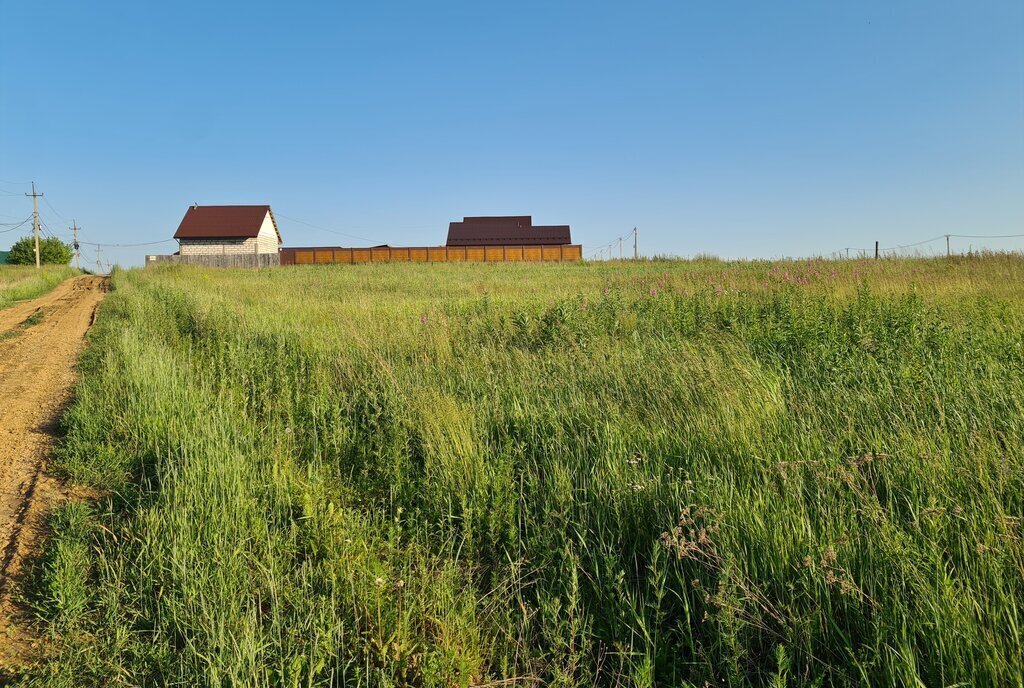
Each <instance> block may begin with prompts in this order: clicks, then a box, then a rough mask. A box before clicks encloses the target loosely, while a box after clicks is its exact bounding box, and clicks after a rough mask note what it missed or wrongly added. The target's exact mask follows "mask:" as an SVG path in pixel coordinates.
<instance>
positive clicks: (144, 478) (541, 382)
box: [24, 256, 1024, 686]
mask: <svg viewBox="0 0 1024 688" xmlns="http://www.w3.org/2000/svg"><path fill="white" fill-rule="evenodd" d="M113 280H114V291H113V293H112V294H111V295H110V296H109V297H108V298H107V299H106V301H105V302H104V304H103V307H102V309H101V312H100V318H99V320H98V322H97V325H96V326H95V327H94V328H93V331H92V333H91V335H90V337H91V339H92V342H91V346H90V347H89V349H88V351H87V352H86V354H85V356H84V357H83V360H82V364H81V367H82V376H81V380H80V382H79V384H78V387H77V389H76V402H75V404H74V406H73V407H72V408H71V409H70V410H69V411H68V413H67V414H66V416H65V418H64V423H65V425H66V430H67V438H66V441H65V442H64V444H63V446H62V448H61V451H60V456H59V468H60V470H61V471H63V472H64V473H65V474H66V475H67V476H68V477H69V478H70V479H72V480H74V481H78V482H82V483H86V484H90V485H94V486H97V487H101V488H103V489H104V490H107V491H109V496H108V497H105V498H104V499H102V500H100V501H99V502H98V503H96V504H94V505H89V506H85V505H73V506H71V507H69V508H67V509H66V510H64V511H61V512H59V513H58V514H57V515H56V516H55V528H54V531H55V532H54V539H53V540H52V542H51V544H50V545H49V548H48V550H47V553H46V555H45V557H44V560H43V562H42V563H41V564H40V578H39V582H38V585H36V586H35V588H34V590H35V592H34V593H33V595H32V599H31V602H32V604H33V605H35V609H36V611H37V613H38V615H39V617H40V618H41V619H42V620H43V622H44V623H45V627H46V628H47V629H49V632H50V633H51V635H52V637H53V639H54V643H55V655H54V657H53V661H51V662H49V663H48V664H47V665H46V666H43V667H40V668H39V669H38V670H37V671H36V672H35V673H32V674H30V675H26V676H25V677H24V681H25V683H26V684H31V685H53V686H56V685H109V684H111V683H118V684H123V685H166V684H186V685H209V686H223V685H253V686H257V685H258V686H264V685H281V686H285V685H287V686H292V685H303V686H337V685H346V686H347V685H351V686H388V685H394V686H399V685H412V686H442V685H443V686H453V685H454V686H483V685H536V684H545V685H561V686H583V685H587V686H590V685H601V686H614V685H623V684H627V685H635V686H654V685H694V686H700V685H705V684H706V683H712V684H715V685H723V684H724V685H804V684H816V685H861V684H863V683H872V684H881V685H910V684H925V685H948V684H955V683H972V684H986V685H1020V684H1021V683H1022V681H1024V676H1022V669H1021V667H1022V666H1024V656H1022V638H1021V637H1020V633H1021V630H1020V629H1021V622H1022V621H1024V619H1022V618H1021V617H1022V609H1021V605H1020V600H1021V599H1024V546H1022V541H1021V537H1022V531H1021V516H1022V515H1024V470H1022V461H1024V406H1022V399H1024V350H1022V346H1024V260H1022V259H1021V258H1020V257H1016V256H987V257H983V258H975V259H971V260H967V259H964V260H953V261H945V260H909V261H879V262H878V263H873V262H868V261H842V262H827V261H811V262H786V263H768V262H753V263H724V262H721V261H715V260H700V261H677V262H653V263H641V264H621V265H595V264H586V263H583V264H576V265H553V266H515V265H513V266H509V265H501V266H491V265H478V266H473V265H465V266H461V265H460V266H443V267H442V266H415V265H385V266H365V267H355V268H351V267H340V268H339V267H311V268H288V269H280V270H269V271H260V272H243V271H230V270H220V271H214V270H199V269H193V268H187V267H185V268H182V267H170V268H157V269H148V270H145V271H132V272H123V273H117V274H115V276H114V278H113Z"/></svg>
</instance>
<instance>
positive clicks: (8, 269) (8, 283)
mask: <svg viewBox="0 0 1024 688" xmlns="http://www.w3.org/2000/svg"><path fill="white" fill-rule="evenodd" d="M78 274H81V273H80V272H79V271H78V270H75V269H74V268H70V267H67V266H64V265H59V266H57V265H44V266H42V267H41V268H38V269H37V268H36V267H35V266H34V265H33V266H27V265H0V309H2V308H7V307H9V306H12V305H14V303H15V302H16V301H21V300H24V299H34V298H36V297H37V296H42V295H43V294H45V293H47V292H49V291H51V290H52V289H53V288H54V287H56V286H57V285H58V284H60V283H61V282H63V281H64V280H66V279H67V278H68V277H73V276H74V275H78Z"/></svg>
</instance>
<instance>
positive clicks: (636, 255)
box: [633, 227, 640, 260]
mask: <svg viewBox="0 0 1024 688" xmlns="http://www.w3.org/2000/svg"><path fill="white" fill-rule="evenodd" d="M633 260H640V252H639V251H638V250H637V248H636V227H634V228H633Z"/></svg>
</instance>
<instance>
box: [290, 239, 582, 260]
mask: <svg viewBox="0 0 1024 688" xmlns="http://www.w3.org/2000/svg"><path fill="white" fill-rule="evenodd" d="M280 253H281V265H325V264H331V263H347V264H355V263H406V262H407V263H462V262H480V263H510V262H554V263H558V262H571V261H578V260H582V258H583V247H582V246H580V245H579V244H566V245H558V246H409V247H399V246H376V247H374V248H341V247H316V248H282V249H281V251H280Z"/></svg>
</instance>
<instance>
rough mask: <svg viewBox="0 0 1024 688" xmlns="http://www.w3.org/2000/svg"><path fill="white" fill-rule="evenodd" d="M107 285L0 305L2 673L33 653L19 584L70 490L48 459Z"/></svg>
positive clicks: (75, 286) (73, 285) (68, 287)
mask: <svg viewBox="0 0 1024 688" xmlns="http://www.w3.org/2000/svg"><path fill="white" fill-rule="evenodd" d="M107 285H108V280H107V278H106V277H102V276H82V277H76V278H73V279H69V280H67V281H65V282H63V283H62V284H60V285H58V286H57V287H56V288H55V289H54V290H53V291H52V292H50V293H49V294H46V295H45V296H41V297H39V298H38V299H33V300H31V301H26V302H24V303H20V304H17V305H15V306H12V307H11V308H8V309H5V310H0V673H2V672H3V670H5V669H11V668H15V667H17V666H19V665H22V664H23V663H25V662H26V661H29V660H30V658H31V657H32V655H33V648H34V645H35V643H34V640H33V637H32V635H31V634H30V633H29V632H27V629H26V624H25V619H23V618H22V613H21V610H20V609H19V608H18V605H17V602H16V600H15V598H14V589H15V582H16V581H17V580H18V577H19V575H20V574H21V571H22V567H23V565H24V562H25V561H26V558H27V557H29V556H30V555H31V554H32V553H33V551H34V549H35V548H36V546H37V545H38V542H39V538H40V535H41V533H42V529H43V525H44V522H45V517H46V513H47V512H48V511H49V510H50V509H51V508H53V507H54V506H56V505H57V504H59V503H61V502H62V501H64V500H66V499H68V498H70V497H71V496H72V495H71V491H70V489H69V488H67V487H66V486H64V485H62V484H61V483H60V482H59V481H58V480H56V479H55V478H54V477H52V476H50V475H49V474H48V473H47V472H46V465H47V461H48V459H49V456H50V451H51V449H52V447H53V441H54V430H55V426H56V421H57V418H58V417H59V415H60V412H61V410H62V409H63V408H64V407H65V406H66V404H67V403H68V400H69V398H70V393H71V386H72V383H73V382H74V379H75V362H76V361H77V359H78V355H79V354H80V353H81V351H82V348H83V346H84V344H85V333H86V332H87V331H88V329H89V326H90V325H92V323H93V320H94V319H95V317H96V308H97V306H98V305H99V303H100V301H101V300H102V298H103V295H104V293H105V292H106V291H107Z"/></svg>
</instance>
